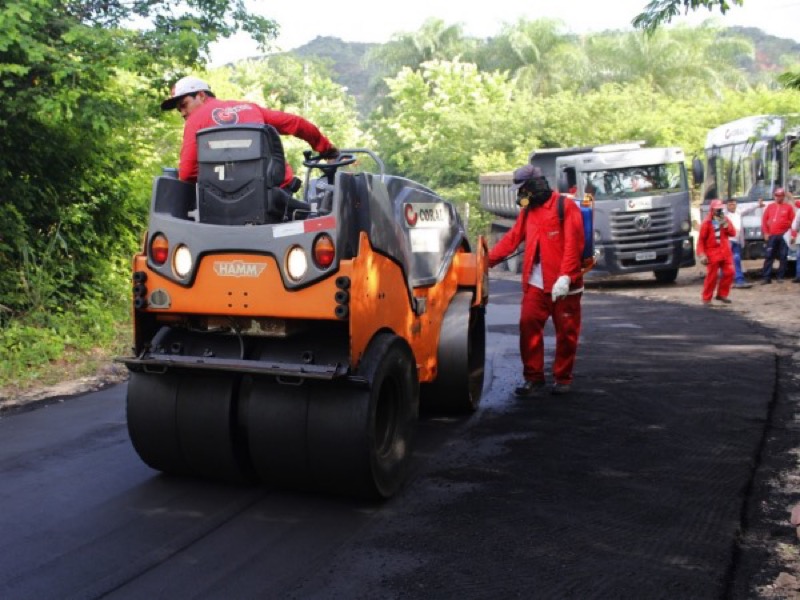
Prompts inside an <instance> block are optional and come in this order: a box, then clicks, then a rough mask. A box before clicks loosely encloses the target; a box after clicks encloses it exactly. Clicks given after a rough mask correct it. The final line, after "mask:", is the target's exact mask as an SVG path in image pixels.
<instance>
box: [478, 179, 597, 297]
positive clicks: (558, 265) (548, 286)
mask: <svg viewBox="0 0 800 600" xmlns="http://www.w3.org/2000/svg"><path fill="white" fill-rule="evenodd" d="M526 213H527V216H526ZM522 242H525V254H524V256H523V259H522V289H523V291H526V290H527V289H528V285H530V284H529V281H530V278H531V272H532V271H533V262H534V258H535V257H536V255H537V253H538V256H539V260H540V261H541V263H542V283H543V289H544V291H545V292H546V293H549V292H551V291H552V289H553V284H554V283H555V282H556V279H558V277H559V276H560V275H568V276H569V278H570V281H571V285H570V289H578V288H582V287H583V276H582V275H581V256H582V254H583V246H584V237H583V217H582V216H581V209H580V208H578V205H577V204H575V202H574V201H573V200H570V199H568V198H565V199H564V223H563V225H562V223H561V221H560V219H559V216H558V192H553V193H552V194H551V195H550V198H549V199H548V200H547V201H546V202H545V203H544V204H543V205H542V206H540V207H537V208H532V209H525V210H522V211H520V213H519V216H518V217H517V221H516V222H515V223H514V226H513V227H512V228H511V229H510V230H509V231H508V233H506V234H505V235H504V236H503V238H502V239H501V240H500V241H499V242H497V244H495V246H494V248H492V249H491V251H490V252H489V266H492V267H493V266H495V265H496V264H498V263H499V262H500V261H502V260H503V259H504V258H505V257H507V256H508V255H509V254H511V253H512V252H514V251H515V250H516V249H517V247H518V246H519V245H520V244H521V243H522Z"/></svg>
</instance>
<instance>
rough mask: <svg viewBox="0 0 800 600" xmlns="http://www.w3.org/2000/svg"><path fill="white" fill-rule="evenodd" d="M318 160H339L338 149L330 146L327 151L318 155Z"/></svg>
mask: <svg viewBox="0 0 800 600" xmlns="http://www.w3.org/2000/svg"><path fill="white" fill-rule="evenodd" d="M319 157H320V158H333V159H335V158H339V149H338V148H337V147H336V146H330V147H328V149H327V150H323V151H322V152H320V153H319Z"/></svg>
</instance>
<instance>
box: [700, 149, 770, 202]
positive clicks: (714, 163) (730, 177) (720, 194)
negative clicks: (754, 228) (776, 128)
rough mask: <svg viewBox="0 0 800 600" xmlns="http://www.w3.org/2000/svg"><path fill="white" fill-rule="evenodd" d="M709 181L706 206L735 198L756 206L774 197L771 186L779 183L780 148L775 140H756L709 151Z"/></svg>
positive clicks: (705, 197)
mask: <svg viewBox="0 0 800 600" xmlns="http://www.w3.org/2000/svg"><path fill="white" fill-rule="evenodd" d="M706 154H707V157H708V178H707V180H706V184H705V193H704V196H703V197H704V200H705V201H706V202H708V201H710V200H713V199H714V198H719V199H720V200H728V199H730V198H735V199H737V200H739V201H742V202H756V201H757V200H758V199H759V198H764V199H767V200H768V199H769V198H770V197H771V191H770V183H771V182H773V181H779V176H780V173H779V162H778V157H777V145H776V144H775V142H774V141H772V140H756V141H752V142H742V143H739V144H730V145H728V146H716V147H713V148H709V149H707V150H706Z"/></svg>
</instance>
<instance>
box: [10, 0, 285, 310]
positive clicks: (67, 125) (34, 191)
mask: <svg viewBox="0 0 800 600" xmlns="http://www.w3.org/2000/svg"><path fill="white" fill-rule="evenodd" d="M134 19H137V20H138V22H140V23H142V27H140V28H136V29H134V28H132V27H131V26H130V23H132V22H133V20H134ZM238 29H244V30H245V31H247V32H249V33H250V34H251V35H253V37H254V38H256V39H257V40H258V41H259V42H260V43H263V44H266V43H267V42H268V40H269V39H270V38H271V37H272V36H274V33H275V24H274V23H273V22H271V21H268V20H266V19H263V18H261V17H252V16H250V15H248V13H247V12H246V11H245V9H244V3H243V0H182V1H178V0H171V1H163V2H152V1H151V0H133V1H125V0H111V1H103V2H99V1H93V0H92V1H90V0H84V1H80V0H24V1H20V0H8V1H6V2H5V3H3V4H2V5H0V81H2V85H0V127H1V128H2V135H0V189H2V192H0V194H2V204H3V208H4V210H3V211H2V212H1V213H0V304H3V305H5V306H7V307H10V308H12V309H15V310H24V309H26V308H29V307H30V302H29V298H30V293H29V292H28V291H26V287H25V286H26V283H25V282H26V273H25V268H26V267H25V265H26V263H25V260H24V258H25V257H26V256H27V257H38V258H39V259H41V258H42V257H44V256H49V257H50V259H49V260H50V261H51V262H52V265H54V266H57V265H59V264H65V263H67V262H70V263H71V264H73V265H75V270H74V272H73V273H71V274H70V275H65V274H64V273H62V272H60V271H58V270H57V269H54V270H53V271H52V274H53V277H54V278H57V280H58V285H57V286H52V287H53V289H54V294H53V302H54V303H55V304H57V305H59V306H63V305H64V303H63V302H61V301H62V300H63V299H65V298H69V299H71V300H72V301H74V299H75V298H77V297H79V296H80V295H81V294H82V293H89V292H90V290H91V289H93V288H94V287H97V286H104V285H107V283H108V281H109V280H110V279H113V277H111V276H110V274H112V273H113V269H112V268H111V267H110V266H109V256H115V255H118V254H119V253H118V252H114V249H115V248H116V247H118V246H119V245H120V244H127V245H128V247H129V248H130V247H131V246H130V245H131V244H132V243H133V242H134V240H135V238H136V237H137V236H138V233H131V231H136V232H138V230H139V229H140V227H136V228H132V227H131V225H132V223H133V222H135V223H137V224H139V223H141V221H142V219H143V214H144V211H145V210H146V206H147V200H146V197H147V196H146V190H147V189H148V188H149V181H148V179H149V175H150V172H151V170H152V169H153V168H154V164H153V161H154V154H155V150H157V148H156V146H155V145H152V144H157V143H159V142H160V141H162V140H163V139H164V138H162V137H161V136H160V134H159V131H161V130H160V129H159V127H158V125H157V121H155V119H154V117H155V116H156V115H157V103H156V98H159V97H161V95H163V94H164V93H165V92H166V88H167V85H166V84H167V82H166V81H165V74H167V75H166V77H170V78H171V76H170V75H169V74H171V73H172V74H175V75H177V74H178V73H179V72H180V71H181V70H183V69H186V68H187V66H188V65H194V64H195V63H197V62H198V61H200V62H201V63H202V61H203V60H204V57H205V56H206V55H207V51H208V47H209V44H210V43H211V42H212V41H214V40H216V39H219V38H220V37H224V36H227V35H230V34H231V33H233V32H234V31H236V30H238ZM151 131H152V132H154V133H155V139H154V140H153V141H152V143H151V142H150V141H149V137H150V135H151ZM56 231H58V235H59V236H60V239H61V240H62V241H63V243H60V244H57V245H52V244H51V237H52V236H53V235H55V232H56ZM27 264H28V265H30V264H34V263H32V262H31V261H30V260H29V261H28V263H27ZM36 264H41V260H39V262H38V263H36ZM28 280H29V279H28Z"/></svg>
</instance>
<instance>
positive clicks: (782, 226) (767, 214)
mask: <svg viewBox="0 0 800 600" xmlns="http://www.w3.org/2000/svg"><path fill="white" fill-rule="evenodd" d="M772 197H773V198H774V200H775V202H773V203H772V204H770V205H769V206H767V208H766V210H764V214H763V215H762V216H761V233H762V234H764V241H765V242H766V243H767V245H766V247H765V248H764V268H763V269H762V272H761V276H762V280H761V283H762V285H764V284H769V283H772V264H773V262H774V261H775V259H776V258H777V259H778V273H777V276H776V280H777V281H778V282H781V281H783V278H784V276H785V275H786V259H787V256H788V255H789V246H788V245H787V243H786V240H785V239H784V238H783V236H784V234H785V233H786V232H787V231H789V229H790V228H791V226H792V220H793V219H794V207H793V206H792V205H791V204H789V203H788V202H785V200H786V192H785V191H784V190H783V188H775V191H774V192H773V193H772Z"/></svg>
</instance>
